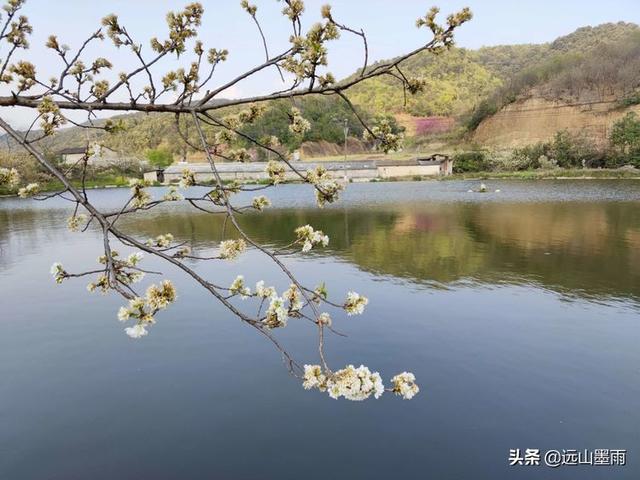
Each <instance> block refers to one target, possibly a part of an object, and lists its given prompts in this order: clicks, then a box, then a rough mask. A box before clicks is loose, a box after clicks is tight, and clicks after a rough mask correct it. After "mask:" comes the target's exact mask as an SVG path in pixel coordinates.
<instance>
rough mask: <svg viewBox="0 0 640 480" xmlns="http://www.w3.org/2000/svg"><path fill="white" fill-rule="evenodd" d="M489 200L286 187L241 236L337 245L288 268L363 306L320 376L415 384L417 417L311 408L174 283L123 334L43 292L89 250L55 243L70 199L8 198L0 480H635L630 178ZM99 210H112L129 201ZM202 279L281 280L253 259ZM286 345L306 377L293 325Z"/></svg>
mask: <svg viewBox="0 0 640 480" xmlns="http://www.w3.org/2000/svg"><path fill="white" fill-rule="evenodd" d="M486 183H487V185H488V187H489V188H490V189H491V190H494V189H500V190H501V192H500V193H486V194H478V193H467V190H468V189H469V188H477V186H478V184H477V183H471V182H416V183H384V184H358V185H352V186H350V187H349V188H348V190H347V191H346V192H345V194H344V195H343V199H342V200H341V201H340V203H338V204H337V205H335V206H332V207H330V208H327V209H325V210H323V211H320V210H317V209H314V208H313V202H312V199H311V197H312V193H311V191H310V189H309V187H306V186H302V185H287V186H283V187H280V188H278V189H276V190H274V191H272V192H270V193H269V196H270V197H271V198H272V199H273V200H274V208H272V209H270V210H269V211H268V212H267V213H264V214H262V215H248V216H246V217H245V218H243V221H242V223H243V224H244V226H245V228H246V229H247V231H248V232H249V233H250V234H251V235H253V236H254V237H256V238H258V239H260V240H262V241H263V242H266V243H268V244H270V245H275V246H278V245H284V244H286V243H289V241H290V239H291V234H292V230H293V229H294V228H295V227H296V226H299V225H302V224H305V223H310V224H311V225H313V226H314V227H316V228H320V229H323V230H324V231H325V232H327V233H328V234H329V235H330V237H331V244H330V247H329V248H327V249H326V250H322V251H319V252H318V253H315V254H313V255H311V256H305V257H292V258H291V259H290V264H291V267H292V269H293V270H294V272H295V273H297V274H298V275H299V277H300V278H301V279H302V280H303V281H304V282H305V283H306V284H309V285H316V284H318V283H320V282H321V281H326V282H327V285H328V288H329V293H330V295H331V294H333V295H335V297H336V298H339V299H341V298H342V297H343V295H344V293H345V292H346V291H347V290H349V289H354V290H356V291H358V292H360V293H363V294H365V295H367V296H368V297H369V298H370V304H369V307H368V310H367V311H366V312H365V315H363V316H361V317H346V316H344V315H335V316H334V325H335V326H337V327H338V328H339V329H340V330H341V331H342V332H344V333H345V334H347V335H348V338H341V337H337V336H332V335H330V336H329V338H328V346H327V354H328V356H329V360H330V363H331V365H332V366H333V367H335V368H340V367H342V366H344V365H345V364H347V363H354V364H356V365H359V364H360V363H364V364H366V365H368V366H369V367H370V368H371V369H372V370H378V371H380V372H381V374H382V376H383V378H384V379H385V380H386V381H388V379H389V378H390V377H391V376H393V375H394V374H395V373H398V372H400V371H403V370H405V369H406V370H411V371H413V372H414V373H415V374H416V376H417V378H418V381H419V383H420V386H421V392H420V394H419V395H418V396H417V397H416V398H414V399H413V400H412V401H403V400H401V399H398V398H395V397H393V396H392V395H389V394H387V395H385V396H383V397H382V398H381V399H379V400H370V401H367V402H364V403H352V402H348V401H344V400H340V401H335V400H332V399H330V398H329V397H328V396H326V395H325V394H321V393H319V392H307V391H305V390H303V389H302V387H301V385H300V383H299V382H298V381H297V380H295V379H293V378H292V377H290V376H289V375H288V374H287V373H286V369H285V368H284V367H283V365H282V362H281V359H280V356H279V355H278V353H277V352H276V351H275V350H274V349H273V348H272V347H271V345H270V344H269V343H268V342H266V341H265V340H264V339H263V338H262V337H260V336H259V335H258V334H257V333H256V332H255V331H254V330H253V329H250V328H247V327H246V326H244V325H242V324H241V323H240V322H239V321H238V320H237V319H235V318H234V317H233V316H232V315H231V314H229V313H228V312H227V311H226V310H224V309H223V308H221V306H220V305H219V304H218V303H217V302H216V301H215V299H213V298H212V297H210V296H207V295H206V294H205V293H204V292H203V291H202V290H201V289H200V288H199V287H197V286H195V285H194V284H192V283H190V282H189V281H188V280H187V279H186V278H185V277H184V275H182V274H180V273H179V272H176V271H174V270H172V269H170V268H164V272H165V274H166V276H167V277H168V278H171V279H172V280H174V281H175V283H176V285H177V288H178V293H179V299H178V301H177V302H176V304H175V305H174V306H173V307H172V308H170V309H169V310H167V311H166V312H164V313H162V314H161V315H159V316H158V324H157V325H156V326H155V327H153V328H152V330H151V333H150V335H149V336H148V337H146V338H144V339H143V340H142V341H133V340H131V339H129V338H128V337H126V336H125V334H124V332H123V325H122V324H120V323H119V322H118V321H117V320H116V318H115V315H116V311H117V308H118V307H119V306H120V305H121V304H122V301H121V300H120V299H119V298H116V297H115V296H101V295H99V294H97V295H95V294H94V295H90V294H88V293H87V292H86V290H85V285H86V281H85V280H84V279H82V280H76V281H68V282H65V283H64V284H63V285H61V286H58V285H55V283H54V282H53V281H52V279H51V277H50V275H49V267H50V265H51V263H52V262H53V261H60V262H62V263H63V264H64V265H65V267H66V268H67V269H68V270H70V271H78V270H80V269H81V268H83V267H84V266H86V265H93V264H94V263H95V258H96V257H97V256H98V255H99V254H100V248H101V244H100V238H99V236H98V234H97V233H96V232H91V231H90V232H88V233H86V234H74V233H70V232H68V231H67V230H66V226H65V219H66V217H67V216H68V214H69V210H68V206H67V205H65V204H64V203H63V202H60V201H51V202H45V203H39V202H35V201H18V200H15V199H4V200H0V298H1V302H2V313H1V314H0V479H7V480H22V479H29V480H35V479H38V480H39V479H60V480H63V479H64V480H70V479H91V480H101V479H105V480H106V479H120V480H123V479H154V480H158V479H272V478H278V479H305V480H307V479H321V478H322V479H342V478H356V479H360V478H363V479H364V478H366V479H383V478H384V479H395V478H401V477H406V478H419V479H464V480H468V479H469V480H470V479H512V478H518V479H519V478H523V479H524V478H527V479H528V478H531V479H541V478H544V479H555V478H561V479H581V480H582V479H638V478H640V409H639V407H640V348H639V344H640V208H639V207H640V182H633V181H629V182H625V181H612V182H606V181H565V182H555V181H539V182H523V181H502V182H486ZM161 193H162V192H161V190H160V189H158V190H155V191H154V195H155V196H160V195H161ZM92 195H93V197H94V199H95V201H96V202H97V203H98V204H100V205H103V206H113V207H116V206H118V205H121V204H122V202H123V201H124V200H125V198H126V196H127V192H126V191H123V190H109V191H94V192H92ZM122 226H123V228H124V229H125V230H127V231H129V232H131V233H133V234H136V235H139V236H140V238H147V237H149V236H155V235H159V234H162V233H167V232H172V233H173V234H174V235H175V236H176V238H177V239H178V240H180V241H188V242H190V243H191V244H192V245H193V246H194V248H195V249H196V250H197V251H207V250H209V249H211V248H213V247H214V246H215V245H216V243H217V242H218V241H219V239H220V235H221V232H222V226H221V223H220V222H219V221H218V220H217V219H216V218H212V216H209V215H206V214H204V213H194V212H193V211H191V210H188V209H186V208H182V207H174V208H171V209H169V208H166V209H162V210H157V211H153V213H151V214H150V215H148V216H145V217H138V218H132V219H127V220H126V221H124V222H123V224H122ZM127 251H128V250H126V249H125V250H124V252H127ZM145 262H146V265H148V266H150V267H156V266H157V264H156V263H155V262H154V261H153V260H151V259H146V260H145ZM197 268H198V270H199V271H201V272H202V273H204V274H206V275H209V276H211V278H215V279H221V280H220V281H219V283H223V284H225V283H228V282H230V281H231V280H232V279H233V278H235V276H236V275H237V274H244V275H245V278H246V279H247V280H248V282H249V283H251V284H253V283H255V281H257V280H260V279H262V278H266V279H268V280H272V281H271V282H268V283H273V284H275V285H276V286H277V287H278V288H279V289H283V288H284V287H285V286H286V285H287V282H286V281H285V279H284V278H282V277H281V276H279V275H278V274H277V272H276V271H275V270H274V269H273V268H272V267H271V266H270V265H269V264H268V262H266V261H265V260H264V258H263V257H261V256H260V255H258V254H257V253H255V252H249V253H247V254H245V255H244V256H243V257H242V258H241V259H240V260H239V261H236V262H233V263H220V262H215V263H214V264H212V265H202V266H198V267H197ZM278 334H279V338H280V339H281V340H282V342H283V343H284V344H285V345H286V346H287V347H288V349H289V351H290V352H291V353H292V354H293V355H294V356H295V357H296V358H297V359H298V360H300V361H301V362H303V363H316V362H317V359H316V350H315V348H316V346H315V335H314V333H313V330H312V329H310V328H309V326H308V324H304V323H300V322H298V321H295V320H292V321H290V324H289V327H287V329H285V330H282V331H279V332H278ZM510 448H520V449H525V448H538V449H541V450H543V451H546V450H549V449H557V450H562V449H596V448H608V449H627V450H628V460H627V463H628V464H627V466H625V467H576V466H564V467H560V468H557V469H550V468H548V467H545V466H538V467H509V466H508V461H507V459H508V456H509V449H510Z"/></svg>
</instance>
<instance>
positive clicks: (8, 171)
mask: <svg viewBox="0 0 640 480" xmlns="http://www.w3.org/2000/svg"><path fill="white" fill-rule="evenodd" d="M19 182H20V174H19V173H18V171H17V170H16V169H15V168H0V185H6V186H8V187H11V188H13V187H15V186H16V185H18V183H19Z"/></svg>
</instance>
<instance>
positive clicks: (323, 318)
mask: <svg viewBox="0 0 640 480" xmlns="http://www.w3.org/2000/svg"><path fill="white" fill-rule="evenodd" d="M331 323H332V322H331V315H329V314H328V313H327V312H322V313H321V314H320V315H318V325H322V326H323V327H330V326H331Z"/></svg>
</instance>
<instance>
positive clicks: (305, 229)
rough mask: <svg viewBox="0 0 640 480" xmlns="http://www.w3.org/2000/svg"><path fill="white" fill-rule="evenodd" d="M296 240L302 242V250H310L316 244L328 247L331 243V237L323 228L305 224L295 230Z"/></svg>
mask: <svg viewBox="0 0 640 480" xmlns="http://www.w3.org/2000/svg"><path fill="white" fill-rule="evenodd" d="M295 234H296V237H297V239H296V242H297V243H301V244H302V251H303V252H308V251H309V250H311V249H312V248H313V247H314V246H316V245H322V246H323V247H326V246H327V245H329V237H328V236H327V235H325V234H324V232H322V230H314V229H313V227H312V226H311V225H304V226H302V227H298V228H296V230H295Z"/></svg>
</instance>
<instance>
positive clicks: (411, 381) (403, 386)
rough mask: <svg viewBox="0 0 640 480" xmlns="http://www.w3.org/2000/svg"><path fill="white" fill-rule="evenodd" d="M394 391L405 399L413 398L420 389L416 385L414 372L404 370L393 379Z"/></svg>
mask: <svg viewBox="0 0 640 480" xmlns="http://www.w3.org/2000/svg"><path fill="white" fill-rule="evenodd" d="M391 382H392V383H393V393H395V394H396V395H400V396H402V398H404V399H405V400H411V399H412V398H413V397H414V396H415V395H417V393H418V392H419V391H420V388H418V385H416V383H415V382H416V377H415V375H414V374H413V373H410V372H402V373H399V374H398V375H396V376H395V377H393V378H392V379H391Z"/></svg>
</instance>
